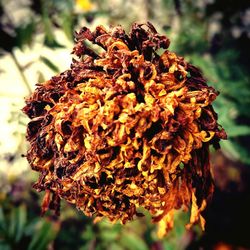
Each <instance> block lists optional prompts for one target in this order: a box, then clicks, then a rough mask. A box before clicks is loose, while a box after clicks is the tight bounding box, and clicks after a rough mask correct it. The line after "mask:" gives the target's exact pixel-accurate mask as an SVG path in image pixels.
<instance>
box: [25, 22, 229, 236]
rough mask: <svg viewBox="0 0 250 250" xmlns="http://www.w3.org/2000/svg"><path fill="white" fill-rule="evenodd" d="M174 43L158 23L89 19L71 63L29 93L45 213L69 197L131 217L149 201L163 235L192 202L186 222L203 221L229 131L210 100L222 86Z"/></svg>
mask: <svg viewBox="0 0 250 250" xmlns="http://www.w3.org/2000/svg"><path fill="white" fill-rule="evenodd" d="M91 43H92V44H94V45H98V46H99V47H100V50H101V51H99V50H98V49H97V50H94V49H92V48H91V46H90V45H87V44H91ZM168 46H169V40H168V39H167V38H166V37H165V36H162V35H159V34H158V33H157V32H156V30H155V28H154V27H153V26H152V24H150V23H147V24H143V25H141V24H136V23H135V24H133V26H132V28H131V31H130V33H129V34H126V33H125V31H124V30H123V29H122V27H121V26H117V27H113V28H111V29H110V30H106V29H105V28H104V27H102V26H98V27H97V28H96V30H95V31H94V32H91V31H90V30H89V29H88V28H86V27H84V28H82V29H81V30H80V32H79V33H76V44H75V46H74V49H73V53H74V54H75V55H76V56H78V58H79V59H78V60H75V59H73V62H72V65H71V69H69V70H66V71H65V72H63V73H61V74H60V75H57V76H54V77H52V79H50V80H49V81H46V82H44V83H42V84H38V86H37V88H36V90H35V91H34V93H33V94H32V95H31V96H30V97H29V98H27V99H26V106H25V107H24V109H23V111H24V112H25V113H26V114H27V115H28V116H29V117H30V118H31V121H30V122H29V124H28V129H27V139H28V140H29V142H30V145H31V146H30V149H29V151H28V153H27V159H28V161H29V163H30V165H31V167H32V169H34V170H36V171H38V172H40V177H39V180H38V181H37V183H36V184H35V185H34V186H35V188H36V189H37V190H38V191H42V190H45V191H46V195H45V198H44V202H43V211H44V212H45V211H46V210H47V209H48V207H50V208H52V209H55V210H56V211H57V212H58V209H59V201H60V199H65V200H66V201H68V202H70V203H72V204H75V206H76V207H77V208H79V209H80V210H82V211H83V212H84V213H85V214H86V215H88V216H95V217H96V219H97V220H98V219H99V218H102V217H108V218H109V219H110V220H111V221H117V220H120V221H121V222H122V223H125V222H126V221H128V220H131V219H132V218H133V217H134V216H135V215H138V212H137V209H138V208H139V207H143V208H145V209H147V210H148V211H149V212H150V214H151V215H152V217H153V221H155V222H159V225H160V228H159V235H160V236H162V235H164V234H165V233H166V232H167V231H168V230H169V229H171V228H172V227H173V215H174V210H176V209H180V208H184V209H188V208H190V207H191V218H190V224H189V225H188V227H190V226H191V225H192V224H194V223H196V222H198V221H200V223H201V225H202V226H203V227H204V222H205V221H204V218H203V217H202V216H201V212H202V211H203V210H204V208H205V207H206V203H207V200H208V199H209V197H210V196H211V194H212V191H213V184H212V179H211V174H210V165H209V150H208V147H209V145H210V144H213V145H215V146H217V145H218V142H219V140H220V139H225V138H226V134H225V132H224V130H223V129H222V128H221V127H220V126H219V125H218V124H217V114H216V113H215V112H214V110H213V108H212V106H211V103H212V102H213V101H214V100H215V98H216V96H217V94H218V93H217V92H216V91H215V90H214V89H213V88H212V87H208V86H207V84H206V81H205V80H204V78H203V77H202V75H201V72H200V71H199V70H198V69H197V68H196V67H194V66H193V65H191V64H189V63H187V62H185V60H184V59H183V58H182V57H179V56H177V55H176V54H175V53H173V52H170V51H169V50H167V48H168ZM158 49H164V50H165V51H164V52H163V53H162V54H161V55H159V54H158V53H157V52H158ZM51 196H53V197H51Z"/></svg>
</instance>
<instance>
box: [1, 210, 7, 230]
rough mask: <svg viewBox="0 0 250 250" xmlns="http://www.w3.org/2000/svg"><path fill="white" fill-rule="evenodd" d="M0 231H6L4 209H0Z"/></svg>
mask: <svg viewBox="0 0 250 250" xmlns="http://www.w3.org/2000/svg"><path fill="white" fill-rule="evenodd" d="M0 230H1V231H6V221H5V216H4V213H3V208H2V207H0Z"/></svg>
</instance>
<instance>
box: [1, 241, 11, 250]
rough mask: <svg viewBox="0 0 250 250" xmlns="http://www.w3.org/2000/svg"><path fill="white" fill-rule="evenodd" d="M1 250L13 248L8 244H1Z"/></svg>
mask: <svg viewBox="0 0 250 250" xmlns="http://www.w3.org/2000/svg"><path fill="white" fill-rule="evenodd" d="M0 249H1V250H11V246H10V245H9V244H8V243H6V242H0Z"/></svg>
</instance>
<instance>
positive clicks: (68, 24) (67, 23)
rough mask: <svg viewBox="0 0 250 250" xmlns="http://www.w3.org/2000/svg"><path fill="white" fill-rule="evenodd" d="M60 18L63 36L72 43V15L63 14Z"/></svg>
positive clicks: (68, 13)
mask: <svg viewBox="0 0 250 250" xmlns="http://www.w3.org/2000/svg"><path fill="white" fill-rule="evenodd" d="M61 18H62V28H63V31H64V33H65V35H66V36H67V38H68V39H69V40H71V41H73V29H74V28H73V18H74V15H73V13H70V12H63V13H62V16H61Z"/></svg>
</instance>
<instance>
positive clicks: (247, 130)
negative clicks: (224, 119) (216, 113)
mask: <svg viewBox="0 0 250 250" xmlns="http://www.w3.org/2000/svg"><path fill="white" fill-rule="evenodd" d="M227 133H228V136H229V137H236V136H245V135H249V134H250V127H249V126H246V125H235V126H231V127H230V129H229V130H228V131H227Z"/></svg>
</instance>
